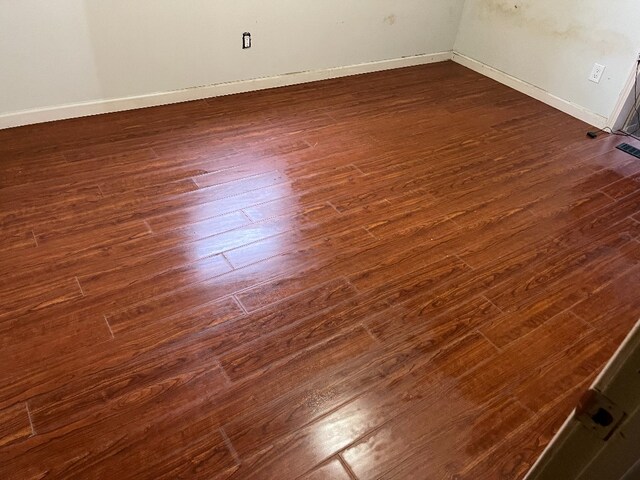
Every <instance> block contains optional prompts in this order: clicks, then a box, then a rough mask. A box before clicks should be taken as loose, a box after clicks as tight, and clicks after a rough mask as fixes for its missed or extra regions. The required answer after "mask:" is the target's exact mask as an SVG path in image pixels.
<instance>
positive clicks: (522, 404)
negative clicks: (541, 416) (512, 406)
mask: <svg viewBox="0 0 640 480" xmlns="http://www.w3.org/2000/svg"><path fill="white" fill-rule="evenodd" d="M513 399H514V400H515V401H516V403H517V404H518V405H520V406H521V407H522V408H524V409H525V410H526V411H527V412H529V413H531V414H533V415H537V414H538V412H534V411H533V410H532V409H531V408H529V407H528V406H527V405H525V404H524V402H522V400H520V399H519V398H517V397H513Z"/></svg>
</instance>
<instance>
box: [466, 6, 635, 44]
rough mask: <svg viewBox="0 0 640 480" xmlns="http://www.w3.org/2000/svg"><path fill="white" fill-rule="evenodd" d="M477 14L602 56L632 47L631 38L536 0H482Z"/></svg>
mask: <svg viewBox="0 0 640 480" xmlns="http://www.w3.org/2000/svg"><path fill="white" fill-rule="evenodd" d="M475 5H476V8H477V14H478V16H479V17H480V18H482V19H485V20H486V19H489V18H494V17H497V16H499V17H502V18H503V19H504V20H506V21H508V22H509V23H511V24H512V25H513V26H517V27H519V28H526V29H528V30H530V31H531V32H532V33H534V34H537V35H545V36H550V37H555V38H557V39H560V40H563V41H572V42H576V43H580V44H582V45H585V44H586V45H589V46H590V47H591V48H593V49H594V50H595V51H598V52H599V53H601V54H602V55H606V54H609V53H611V52H616V51H619V50H620V49H621V48H629V47H630V46H632V45H631V42H630V40H629V38H628V37H626V36H624V35H622V34H620V33H619V32H616V31H614V30H610V29H603V28H600V27H599V26H598V25H597V24H595V23H594V24H591V25H585V24H584V23H582V24H580V23H577V22H575V21H574V20H573V19H571V18H568V17H566V16H562V15H558V14H557V12H556V13H554V12H551V11H549V10H547V9H545V8H544V6H543V5H541V3H540V2H536V1H534V0H516V1H514V0H482V1H476V2H475Z"/></svg>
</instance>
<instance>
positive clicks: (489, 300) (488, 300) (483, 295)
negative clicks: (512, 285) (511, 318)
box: [480, 294, 505, 313]
mask: <svg viewBox="0 0 640 480" xmlns="http://www.w3.org/2000/svg"><path fill="white" fill-rule="evenodd" d="M480 296H481V297H482V298H484V299H485V300H486V301H487V302H489V303H490V304H491V305H493V306H494V307H496V308H497V309H498V310H500V312H502V313H505V311H504V310H502V309H501V308H500V307H499V306H498V305H496V304H495V303H493V302H492V301H491V299H490V298H489V297H487V296H486V295H485V294H482V295H480Z"/></svg>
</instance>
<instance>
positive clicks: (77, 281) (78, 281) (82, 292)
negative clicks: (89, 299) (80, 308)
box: [73, 276, 84, 297]
mask: <svg viewBox="0 0 640 480" xmlns="http://www.w3.org/2000/svg"><path fill="white" fill-rule="evenodd" d="M73 278H75V279H76V283H77V284H78V288H79V289H80V293H81V294H82V296H83V297H84V290H82V285H80V280H78V277H77V276H75V277H73Z"/></svg>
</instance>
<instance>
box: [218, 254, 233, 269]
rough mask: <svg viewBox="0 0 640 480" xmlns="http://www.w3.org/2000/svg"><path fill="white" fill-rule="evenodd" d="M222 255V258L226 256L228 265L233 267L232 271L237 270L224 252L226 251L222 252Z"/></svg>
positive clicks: (225, 259)
mask: <svg viewBox="0 0 640 480" xmlns="http://www.w3.org/2000/svg"><path fill="white" fill-rule="evenodd" d="M220 255H221V256H222V258H224V261H225V262H227V265H229V267H231V271H233V270H235V269H236V268H235V267H234V266H233V264H232V263H231V261H230V260H229V259H228V258H227V256H226V255H225V254H224V252H222V253H220Z"/></svg>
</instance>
